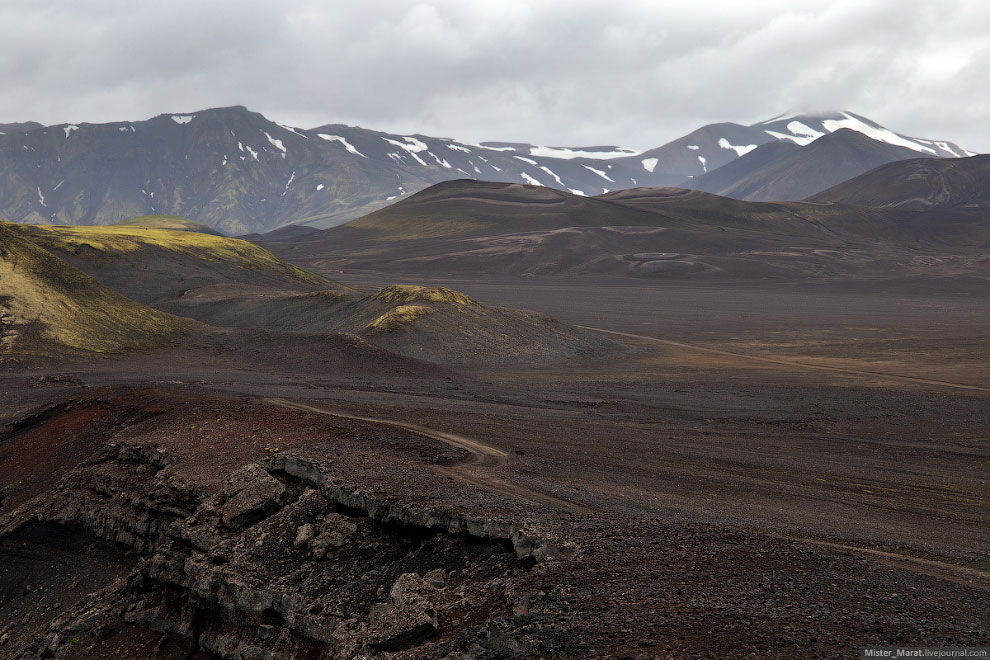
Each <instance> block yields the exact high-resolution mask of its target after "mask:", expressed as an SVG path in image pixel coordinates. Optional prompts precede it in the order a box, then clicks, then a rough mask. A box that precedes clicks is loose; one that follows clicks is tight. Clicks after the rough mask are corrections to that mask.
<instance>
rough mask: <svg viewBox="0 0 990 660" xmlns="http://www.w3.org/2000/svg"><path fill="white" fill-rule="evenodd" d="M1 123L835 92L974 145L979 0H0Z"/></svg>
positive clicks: (455, 127)
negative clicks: (242, 109)
mask: <svg viewBox="0 0 990 660" xmlns="http://www.w3.org/2000/svg"><path fill="white" fill-rule="evenodd" d="M0 82H2V85H3V89H2V92H0V122H10V121H26V120H35V121H40V122H42V123H46V124H55V123H62V122H69V121H71V122H82V121H90V122H102V121H114V120H137V119H146V118H148V117H151V116H154V115H157V114H161V113H163V112H180V111H183V112H184V111H192V110H197V109H201V108H206V107H214V106H220V105H245V106H247V107H249V108H251V109H252V110H256V111H258V112H261V113H263V114H265V115H266V116H268V117H269V118H271V119H274V120H277V121H279V122H282V123H288V124H292V125H296V126H303V127H307V128H309V127H313V126H317V125H320V124H326V123H347V124H354V125H359V126H364V127H366V128H376V129H381V130H388V131H394V132H403V133H412V132H419V133H424V134H427V135H434V136H443V137H455V138H458V139H464V140H469V141H480V140H515V141H525V142H533V143H537V144H548V145H569V146H580V145H595V144H617V145H621V146H629V147H634V148H648V147H653V146H658V145H660V144H663V143H665V142H668V141H669V140H671V139H674V138H676V137H679V136H680V135H683V134H684V133H686V132H689V131H690V130H692V129H694V128H697V127H699V126H701V125H703V124H706V123H711V122H715V121H736V122H741V123H752V122H755V121H760V120H763V119H768V118H770V117H772V116H774V115H777V114H780V113H782V112H785V111H790V110H814V109H823V110H824V109H846V110H852V111H854V112H857V113H859V114H862V115H865V116H867V117H869V118H871V119H874V120H876V121H878V122H880V123H881V124H884V125H885V126H887V127H888V128H891V129H893V130H896V131H898V132H901V133H906V134H908V135H913V136H916V137H923V138H938V139H947V140H952V141H955V142H958V143H959V144H961V145H962V146H964V147H966V148H968V149H970V150H973V151H980V152H990V128H988V118H990V2H987V1H985V0H944V1H941V0H853V1H848V2H847V1H845V0H826V1H824V2H823V1H816V2H803V1H801V0H782V1H778V0H745V1H743V0H719V1H716V0H680V1H678V2H666V1H660V0H588V1H584V0H484V1H482V0H430V1H427V2H411V1H410V2H406V1H402V0H362V1H361V2H342V1H336V2H333V1H327V0H297V1H293V0H155V2H134V0H73V1H72V2H66V1H64V0H2V1H0Z"/></svg>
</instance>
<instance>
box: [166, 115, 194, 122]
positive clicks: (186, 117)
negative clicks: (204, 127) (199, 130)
mask: <svg viewBox="0 0 990 660" xmlns="http://www.w3.org/2000/svg"><path fill="white" fill-rule="evenodd" d="M195 116H196V115H172V121H174V122H175V123H176V124H188V123H189V122H191V121H192V120H193V117H195Z"/></svg>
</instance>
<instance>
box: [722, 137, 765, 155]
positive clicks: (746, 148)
mask: <svg viewBox="0 0 990 660" xmlns="http://www.w3.org/2000/svg"><path fill="white" fill-rule="evenodd" d="M718 146H720V147H722V148H723V149H732V150H733V151H735V152H736V155H737V156H745V155H746V154H748V153H749V152H750V151H752V150H753V149H756V147H757V145H755V144H747V145H738V144H731V143H730V142H729V141H728V140H727V139H726V138H719V139H718Z"/></svg>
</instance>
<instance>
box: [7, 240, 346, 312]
mask: <svg viewBox="0 0 990 660" xmlns="http://www.w3.org/2000/svg"><path fill="white" fill-rule="evenodd" d="M11 230H12V231H16V232H17V233H19V234H20V235H21V236H23V237H24V238H26V239H28V240H30V241H31V242H33V243H35V244H36V245H38V246H40V247H42V248H44V249H46V250H48V251H49V252H51V253H52V254H54V255H56V256H58V257H59V258H62V259H65V260H66V261H67V262H69V263H70V264H71V265H73V266H75V267H77V268H79V269H80V270H82V271H83V272H85V273H87V274H88V275H90V276H92V277H94V278H95V279H97V280H98V281H100V282H101V283H103V284H105V285H106V286H108V287H110V288H112V289H114V290H115V291H118V292H120V293H122V294H124V295H126V296H128V297H129V298H133V299H134V300H137V301H138V302H142V303H146V304H154V305H157V304H160V303H162V302H165V301H168V300H172V299H174V298H177V297H179V296H181V295H182V294H184V293H185V292H187V291H189V290H191V289H197V288H201V287H207V286H217V285H236V286H245V287H272V288H277V289H291V290H296V291H311V290H317V289H340V290H344V289H346V287H343V286H341V285H338V284H337V283H335V282H332V281H331V280H328V279H326V278H323V277H320V276H319V275H315V274H313V273H310V272H308V271H305V270H303V269H301V268H298V267H296V266H294V265H292V264H290V263H288V262H286V261H283V260H282V259H279V258H278V257H276V256H275V255H273V254H272V253H270V252H268V251H267V250H265V249H264V248H261V247H259V246H257V245H255V244H253V243H249V242H247V241H242V240H239V239H236V238H227V237H223V236H215V235H211V234H207V233H201V232H194V231H186V230H182V231H175V230H171V229H161V228H154V227H145V226H135V225H111V226H99V227H87V226H49V225H12V226H11Z"/></svg>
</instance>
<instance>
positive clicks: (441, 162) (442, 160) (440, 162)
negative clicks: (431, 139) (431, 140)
mask: <svg viewBox="0 0 990 660" xmlns="http://www.w3.org/2000/svg"><path fill="white" fill-rule="evenodd" d="M426 153H428V154H430V155H431V156H433V160H435V161H437V165H443V166H444V167H446V168H447V169H448V170H450V169H453V168H452V167H451V165H450V163H448V162H447V160H446V159H445V158H440V156H438V155H436V154H435V153H433V152H432V151H427V152H426ZM461 171H462V172H464V170H461ZM464 173H465V174H467V172H464Z"/></svg>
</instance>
